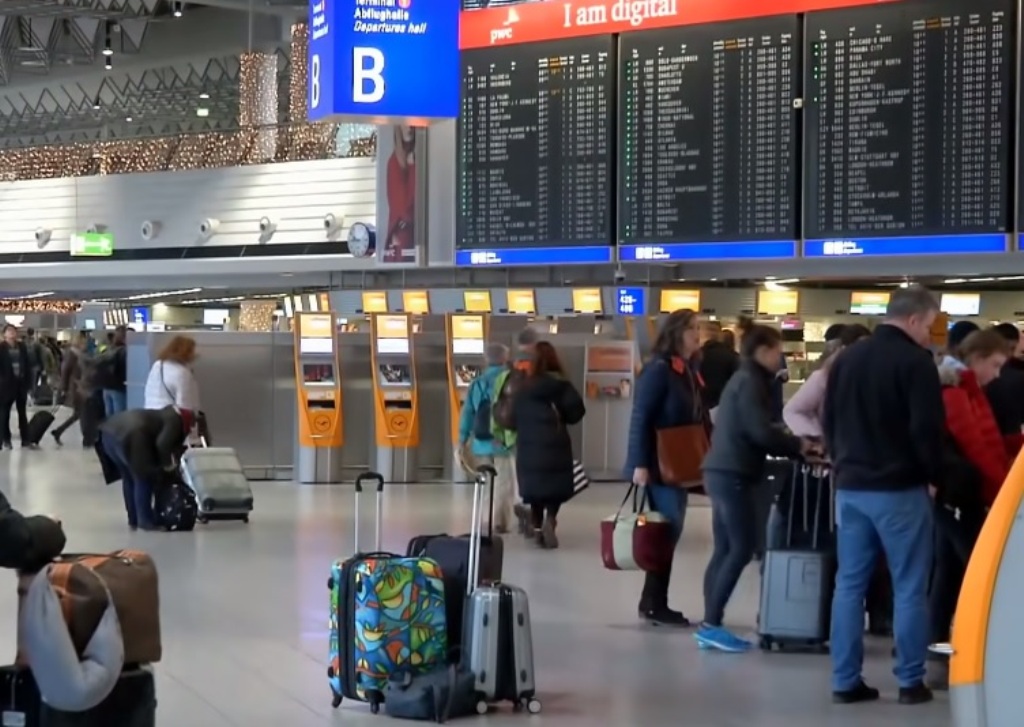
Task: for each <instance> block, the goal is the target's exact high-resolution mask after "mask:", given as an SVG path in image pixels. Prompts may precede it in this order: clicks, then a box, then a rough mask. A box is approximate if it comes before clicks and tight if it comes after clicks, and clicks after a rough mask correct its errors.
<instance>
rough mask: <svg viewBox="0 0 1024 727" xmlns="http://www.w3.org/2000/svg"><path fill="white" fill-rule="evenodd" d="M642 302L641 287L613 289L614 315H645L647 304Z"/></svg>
mask: <svg viewBox="0 0 1024 727" xmlns="http://www.w3.org/2000/svg"><path fill="white" fill-rule="evenodd" d="M644 303H645V301H644V289H643V288H633V287H630V288H616V289H615V315H617V316H645V315H647V306H645V305H644Z"/></svg>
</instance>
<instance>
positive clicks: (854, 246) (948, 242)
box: [804, 232, 1009, 257]
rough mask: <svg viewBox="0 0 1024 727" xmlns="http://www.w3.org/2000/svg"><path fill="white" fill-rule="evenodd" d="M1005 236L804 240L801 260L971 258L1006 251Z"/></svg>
mask: <svg viewBox="0 0 1024 727" xmlns="http://www.w3.org/2000/svg"><path fill="white" fill-rule="evenodd" d="M1008 242H1009V238H1008V237H1007V235H1006V234H1005V233H1002V232H996V233H982V234H976V235H919V236H914V237H861V238H837V239H832V240H806V241H804V257H865V256H873V255H970V254H972V253H984V252H1006V250H1007V245H1008Z"/></svg>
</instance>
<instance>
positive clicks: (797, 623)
mask: <svg viewBox="0 0 1024 727" xmlns="http://www.w3.org/2000/svg"><path fill="white" fill-rule="evenodd" d="M791 482H792V484H791V486H790V487H789V488H788V489H789V490H790V492H788V493H783V495H780V501H783V502H785V500H788V502H786V506H785V512H786V517H785V519H784V522H785V528H784V530H783V532H784V536H783V540H782V542H781V543H780V542H778V541H777V540H775V539H774V538H773V537H772V535H773V531H772V528H770V530H769V543H768V549H767V551H766V552H765V557H764V565H763V568H762V574H761V613H760V616H759V618H758V636H759V637H760V638H759V645H760V646H761V648H762V649H766V650H771V649H772V648H778V649H780V650H805V649H813V650H817V651H824V650H825V649H826V647H827V644H828V640H829V630H830V627H831V621H832V591H833V588H834V587H835V573H836V556H835V517H834V513H833V502H832V479H831V474H830V473H829V472H828V471H827V470H824V469H821V468H815V467H812V466H808V465H802V464H796V465H794V469H793V477H792V481H791ZM784 498H785V499H784ZM779 505H780V502H777V503H776V504H775V506H774V507H773V511H774V512H773V516H774V517H773V518H772V519H773V523H775V522H778V520H779V516H778V513H779V511H780V507H779ZM775 528H776V529H777V528H778V526H775ZM808 534H810V537H809V539H808V537H807V536H808Z"/></svg>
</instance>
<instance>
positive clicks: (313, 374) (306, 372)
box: [302, 363, 334, 386]
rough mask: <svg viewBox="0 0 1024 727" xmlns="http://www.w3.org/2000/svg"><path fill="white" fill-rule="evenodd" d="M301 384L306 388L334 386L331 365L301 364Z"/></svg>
mask: <svg viewBox="0 0 1024 727" xmlns="http://www.w3.org/2000/svg"><path fill="white" fill-rule="evenodd" d="M302 383H304V384H305V385H306V386H334V366H333V365H332V364H311V363H304V364H302Z"/></svg>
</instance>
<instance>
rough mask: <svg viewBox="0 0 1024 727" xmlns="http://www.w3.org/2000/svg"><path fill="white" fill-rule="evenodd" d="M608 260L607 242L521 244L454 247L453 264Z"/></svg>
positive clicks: (594, 262)
mask: <svg viewBox="0 0 1024 727" xmlns="http://www.w3.org/2000/svg"><path fill="white" fill-rule="evenodd" d="M610 262H612V248H610V247H608V246H607V245H593V246H586V247H522V248H510V249H504V250H457V251H456V252H455V264H456V265H469V266H472V267H487V266H490V265H558V264H573V263H576V264H580V265H597V264H600V263H610Z"/></svg>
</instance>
